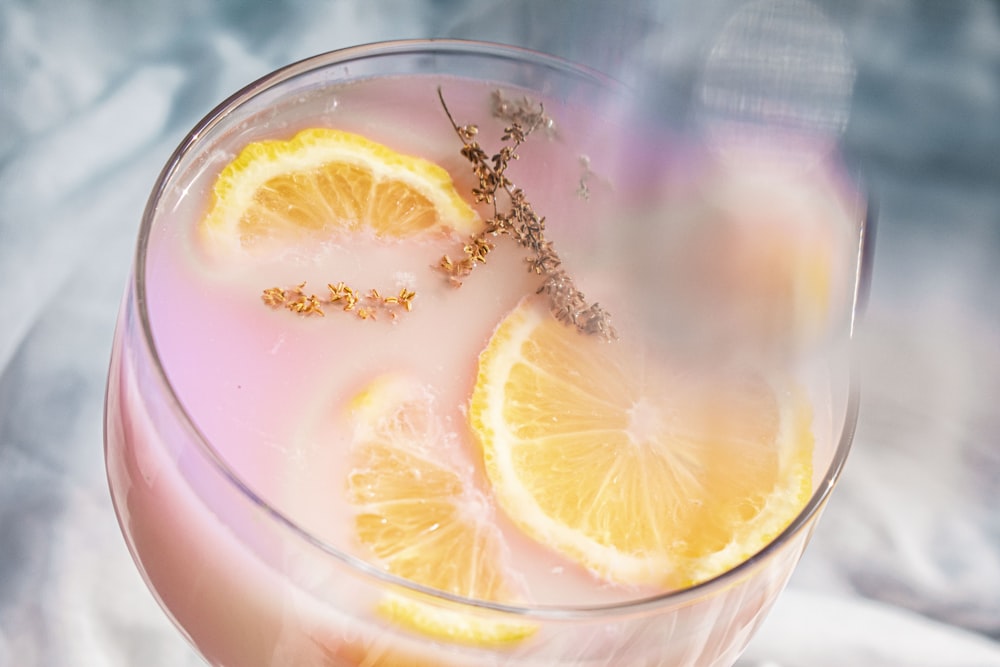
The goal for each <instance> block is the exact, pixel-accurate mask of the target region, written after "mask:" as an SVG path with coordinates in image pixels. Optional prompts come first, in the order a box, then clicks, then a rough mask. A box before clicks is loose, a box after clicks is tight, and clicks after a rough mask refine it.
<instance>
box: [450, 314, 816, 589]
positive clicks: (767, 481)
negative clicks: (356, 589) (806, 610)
mask: <svg viewBox="0 0 1000 667" xmlns="http://www.w3.org/2000/svg"><path fill="white" fill-rule="evenodd" d="M655 366H656V364H655V363H652V362H650V361H648V360H644V359H643V358H642V357H641V355H640V354H639V353H638V352H637V351H636V350H635V349H634V348H630V347H629V346H628V344H627V343H626V342H617V343H607V342H602V341H599V340H597V339H595V338H593V337H588V336H585V335H581V334H579V333H578V332H577V331H575V330H574V329H572V328H570V327H567V326H564V325H563V324H561V323H559V322H558V321H556V320H555V319H554V318H553V317H552V316H551V315H550V314H549V312H548V310H547V308H546V307H545V305H544V304H543V303H540V302H539V301H538V300H537V298H534V297H532V298H529V299H526V300H524V301H522V302H521V305H519V306H518V307H517V308H516V309H515V310H514V311H513V312H512V313H511V314H510V315H509V316H508V317H507V318H506V319H505V320H504V321H503V322H502V323H501V324H500V325H499V327H498V328H497V330H496V332H495V333H494V335H493V337H492V339H491V340H490V343H489V345H488V346H487V348H486V349H485V350H484V351H483V353H482V355H481V356H480V360H479V372H478V378H477V381H476V386H475V390H474V392H473V396H472V401H471V407H470V422H471V426H472V428H473V430H474V432H475V433H476V435H477V436H478V438H479V440H480V443H481V445H482V452H483V456H484V461H485V468H486V471H487V474H488V476H489V479H490V481H491V483H492V487H493V490H494V493H495V495H496V499H497V502H498V504H499V505H500V506H501V507H502V508H503V510H504V511H505V512H506V514H507V515H508V516H509V517H510V519H511V520H512V521H513V522H514V523H515V524H516V525H517V526H519V527H520V528H521V529H522V530H523V531H524V532H525V533H526V534H528V535H529V536H530V537H532V538H533V539H534V540H536V541H538V542H540V543H542V544H545V545H547V546H548V547H550V548H552V549H554V550H556V551H557V552H560V553H562V554H563V555H565V556H567V557H569V558H570V559H572V560H574V561H576V562H578V563H580V564H582V565H584V566H586V567H587V568H589V569H590V570H592V571H593V572H595V573H596V574H598V575H599V576H601V577H604V578H606V579H608V580H611V581H615V582H620V583H626V584H635V585H655V586H660V587H668V588H673V587H682V586H688V585H691V584H694V583H697V582H700V581H703V580H705V579H708V578H711V577H713V576H715V575H717V574H720V573H721V572H723V571H725V570H727V569H729V568H731V567H733V566H735V565H737V564H739V563H740V562H742V561H743V560H745V559H746V558H748V557H749V556H751V555H753V554H755V553H756V552H758V551H759V550H760V549H761V548H762V547H764V546H765V545H766V544H767V543H768V542H769V541H771V540H772V539H773V538H774V537H775V536H776V535H777V534H778V533H780V532H781V531H782V530H783V529H784V528H785V527H786V526H787V525H788V524H789V523H790V522H791V521H792V519H793V518H794V517H795V516H796V515H797V514H798V512H799V511H801V509H802V507H803V506H804V505H805V503H806V501H807V500H808V498H809V495H810V491H811V486H812V453H813V436H812V434H811V430H810V429H811V409H810V406H809V404H808V402H807V401H806V400H805V398H804V397H803V396H802V395H801V393H800V392H794V391H782V392H781V393H778V392H776V390H775V389H774V387H773V386H772V385H771V384H769V383H767V382H764V381H763V380H761V379H759V378H755V377H752V376H743V375H736V374H733V375H725V376H724V375H717V376H712V377H708V376H705V375H698V376H693V375H691V374H687V375H685V374H683V373H674V374H671V373H667V372H665V371H663V372H658V371H657V370H655ZM661 370H662V369H661Z"/></svg>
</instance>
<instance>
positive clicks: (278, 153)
mask: <svg viewBox="0 0 1000 667" xmlns="http://www.w3.org/2000/svg"><path fill="white" fill-rule="evenodd" d="M478 224H479V216H478V214H477V213H476V212H475V211H474V210H473V209H472V208H471V207H470V206H469V205H468V204H467V203H466V202H465V200H464V199H462V197H461V196H460V195H459V194H458V192H457V191H456V189H455V186H454V184H453V182H452V179H451V176H450V175H449V174H448V172H447V171H445V170H444V169H443V168H441V167H440V166H438V165H436V164H434V163H432V162H429V161H427V160H424V159H422V158H418V157H412V156H408V155H403V154H400V153H397V152H396V151H394V150H392V149H391V148H389V147H387V146H384V145H382V144H379V143H376V142H374V141H371V140H369V139H367V138H365V137H363V136H361V135H358V134H353V133H350V132H345V131H341V130H336V129H327V128H313V129H307V130H303V131H301V132H299V133H298V134H296V135H295V136H294V137H293V138H291V139H289V140H287V141H280V140H274V141H259V142H254V143H251V144H248V145H247V146H246V147H245V148H244V149H243V150H242V151H241V152H240V154H239V155H238V156H237V157H236V158H235V159H234V160H233V161H232V162H231V163H229V165H228V166H226V167H225V168H224V169H223V170H222V172H221V173H220V174H219V177H218V179H217V181H216V183H215V186H214V189H213V199H212V204H211V207H210V209H209V212H208V215H206V216H205V218H204V219H203V221H202V224H201V231H202V232H203V233H204V236H205V238H206V240H207V242H208V244H209V245H210V247H212V248H215V249H219V250H229V251H230V252H232V251H235V250H240V249H244V250H245V249H250V248H255V247H261V246H266V245H268V244H269V243H273V242H275V241H284V242H288V241H289V240H294V239H298V238H302V237H303V236H305V237H307V238H310V239H321V240H322V239H327V238H329V237H331V236H335V235H336V234H337V233H340V232H358V231H363V230H367V231H369V232H371V233H373V234H374V235H376V236H378V237H384V238H403V237H410V236H414V235H419V234H423V233H433V232H442V231H455V232H458V233H461V234H471V233H473V232H474V231H476V229H477V228H478Z"/></svg>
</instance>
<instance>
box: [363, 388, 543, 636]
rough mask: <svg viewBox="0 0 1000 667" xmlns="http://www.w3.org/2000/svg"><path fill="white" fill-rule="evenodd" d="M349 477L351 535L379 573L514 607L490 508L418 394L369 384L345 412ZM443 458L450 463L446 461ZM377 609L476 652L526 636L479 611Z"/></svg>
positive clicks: (428, 399)
mask: <svg viewBox="0 0 1000 667" xmlns="http://www.w3.org/2000/svg"><path fill="white" fill-rule="evenodd" d="M351 415H352V421H353V423H354V427H355V438H354V446H353V451H352V456H353V462H354V466H355V467H354V469H353V470H352V472H351V474H350V475H349V478H348V499H349V502H350V503H351V505H352V506H353V507H354V509H355V512H356V514H355V535H356V537H357V539H358V541H359V542H360V543H361V544H362V545H364V546H366V547H367V548H368V550H369V551H370V553H371V554H372V556H373V557H374V559H375V560H376V562H378V563H380V564H382V565H383V566H384V567H385V569H386V570H387V571H388V572H391V573H392V574H395V575H397V576H400V577H403V578H405V579H408V580H410V581H413V582H415V583H418V584H422V585H424V586H428V587H430V588H434V589H438V590H441V591H445V592H448V593H451V594H454V595H458V596H461V597H465V598H471V599H475V600H487V601H494V602H512V601H514V600H515V599H516V596H515V594H514V592H513V587H512V586H511V584H510V575H509V573H508V570H507V568H506V556H507V552H506V546H505V544H504V542H503V539H502V536H501V534H500V532H499V529H498V528H497V527H496V525H495V524H494V523H493V522H492V521H491V516H492V514H493V511H494V510H493V507H492V505H491V503H490V501H489V500H488V499H487V498H486V497H485V496H484V495H483V494H482V493H481V492H480V491H479V490H478V489H476V488H475V486H474V484H473V481H472V475H473V472H472V470H471V466H470V467H469V469H463V468H462V467H460V466H459V465H458V464H457V463H455V459H456V458H457V457H455V456H454V450H453V449H450V447H452V446H453V445H450V444H449V442H448V439H449V438H450V437H452V436H449V434H448V433H447V432H446V429H445V428H444V425H443V421H442V419H441V417H440V416H439V415H437V414H436V413H435V408H434V401H433V397H432V396H431V394H430V393H429V392H428V391H427V389H426V388H425V387H423V386H421V385H419V384H417V383H416V382H413V381H409V380H407V379H404V378H399V377H388V378H382V379H378V380H376V381H375V382H373V383H372V384H371V385H370V386H369V387H368V388H367V389H366V390H365V391H363V392H362V393H361V394H360V395H359V396H358V397H357V398H355V399H354V401H353V402H352V404H351ZM450 454H451V455H450ZM379 611H380V612H381V613H382V614H383V615H384V616H386V617H387V618H389V619H390V620H392V621H394V622H396V623H398V624H401V625H404V626H407V627H410V628H412V629H415V630H418V631H419V632H422V633H424V634H429V635H433V636H436V637H440V638H444V639H447V640H449V641H458V642H464V643H471V644H477V645H485V644H503V643H509V642H514V641H518V640H520V639H523V638H525V637H527V636H528V635H530V634H532V633H533V632H534V631H535V627H534V626H533V625H530V624H528V623H526V622H521V621H512V620H510V619H508V618H506V617H500V616H499V615H496V616H494V615H493V614H491V613H490V612H489V611H486V610H482V611H476V610H473V609H470V608H467V607H462V608H460V607H459V606H457V605H455V606H449V605H448V604H446V603H442V602H439V601H432V600H430V599H429V598H428V599H427V600H426V601H424V600H421V599H418V598H414V597H404V596H402V595H387V596H386V597H385V598H384V600H383V601H382V603H381V605H380V607H379Z"/></svg>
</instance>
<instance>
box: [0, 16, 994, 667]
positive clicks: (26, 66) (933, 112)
mask: <svg viewBox="0 0 1000 667" xmlns="http://www.w3.org/2000/svg"><path fill="white" fill-rule="evenodd" d="M735 4H737V3H733V2H730V3H723V4H720V5H718V6H716V5H715V4H713V5H711V6H712V7H715V8H716V9H715V11H716V12H721V11H723V10H722V9H719V7H725V6H735ZM818 4H819V5H820V6H821V7H822V8H823V9H824V11H827V12H829V13H830V14H831V16H832V17H833V18H834V19H835V20H836V21H837V22H839V24H840V25H842V26H843V29H844V33H845V35H846V38H847V43H848V45H849V50H850V53H851V55H852V57H853V59H854V62H855V65H856V67H857V79H856V85H855V90H854V97H853V100H852V102H851V116H850V120H849V122H848V124H847V128H846V134H845V143H846V145H847V147H848V149H849V151H850V152H851V153H852V154H854V155H855V156H856V157H857V158H858V160H859V161H860V163H861V164H863V165H864V169H865V174H866V178H867V179H868V182H869V183H871V185H872V189H873V191H874V192H875V193H876V194H877V200H878V203H879V226H878V243H877V253H876V272H875V274H874V281H873V283H872V294H871V300H870V303H869V306H868V310H867V315H866V318H865V321H864V324H863V327H862V328H861V330H860V334H859V340H858V368H859V369H860V373H861V377H862V387H863V402H862V412H861V421H860V424H859V429H858V433H857V437H856V442H855V448H854V451H853V452H852V455H851V457H850V460H849V462H848V467H847V470H846V472H845V474H844V478H843V481H842V484H841V485H840V487H839V488H838V489H837V491H836V492H835V494H834V496H833V499H832V501H831V504H830V506H829V508H828V509H827V511H826V514H825V516H824V517H823V520H822V521H821V523H820V525H819V528H818V530H817V533H816V536H815V538H814V539H813V543H812V545H811V546H810V549H809V550H808V551H807V553H806V556H805V558H804V560H803V562H802V564H801V566H800V568H799V570H798V571H797V573H796V575H795V577H794V578H793V581H792V583H791V585H790V589H789V590H788V591H787V593H786V594H785V596H784V597H783V598H782V599H781V601H779V603H778V606H777V607H776V609H775V611H774V613H773V614H772V616H771V617H770V618H769V619H768V621H767V623H766V624H765V626H764V628H763V629H762V631H761V633H760V635H759V636H758V637H757V638H756V639H755V640H754V642H753V643H752V644H751V646H750V648H749V650H748V652H747V654H746V656H745V657H744V658H743V660H742V661H741V663H740V665H741V667H778V666H781V667H807V666H808V667H824V666H825V665H854V666H857V667H889V666H892V667H896V666H904V665H906V666H913V667H924V666H926V667H938V666H940V667H998V666H1000V512H997V510H996V508H997V489H998V488H1000V436H998V434H1000V407H998V404H997V399H996V397H997V396H1000V291H998V290H997V289H996V288H995V285H996V284H997V282H998V278H1000V186H998V184H1000V161H998V160H997V157H996V156H998V155H1000V122H998V120H997V119H998V118H1000V7H998V5H997V4H996V3H986V2H978V3H922V2H919V1H914V2H912V3H911V2H906V1H904V0H899V1H897V0H893V1H891V2H890V1H889V0H873V1H869V2H865V3H818ZM614 6H615V7H617V8H618V10H615V11H612V10H611V9H609V7H611V4H605V5H600V4H598V3H595V2H591V1H590V0H578V1H577V2H553V3H528V2H516V1H514V0H511V1H510V2H503V1H500V2H496V3H477V2H468V3H466V2H462V1H461V0H438V1H436V2H435V1H433V0H425V1H423V2H409V1H408V0H374V1H365V2H360V1H354V0H345V1H343V2H334V3H308V2H298V1H295V0H273V1H271V2H267V3H244V2H235V1H232V2H230V1H220V2H213V3H202V2H198V1H197V0H156V1H152V2H146V3H136V4H132V3H122V2H114V1H113V0H81V1H80V2H75V3H65V2H62V1H61V0H0V127H3V132H2V133H0V288H2V294H3V295H4V304H3V308H2V313H0V665H3V666H5V665H12V666H13V665H17V666H20V667H36V666H39V667H42V666H45V667H47V666H50V665H52V666H61V665H73V666H77V665H84V666H89V665H93V666H100V667H120V666H122V667H124V666H127V665H129V666H130V665H139V664H141V665H149V666H150V667H156V666H158V665H162V666H167V665H170V666H171V667H176V666H178V665H196V664H199V660H198V658H197V657H196V656H195V655H194V653H193V652H192V651H191V649H189V648H188V647H187V646H186V644H185V643H184V641H183V640H182V639H181V637H180V635H179V634H178V633H176V632H175V631H174V629H173V628H172V627H170V625H169V623H168V622H167V620H166V618H165V617H164V616H163V614H162V613H161V612H160V610H159V609H158V608H157V607H156V604H155V603H154V601H153V599H152V597H151V596H150V594H149V592H148V591H147V590H146V589H145V587H144V585H143V583H142V581H141V579H140V577H139V575H138V573H137V572H136V570H135V568H134V567H133V565H132V563H131V561H130V558H129V556H128V554H127V552H126V549H125V545H124V542H123V540H122V539H121V536H120V534H119V532H118V527H117V524H116V522H115V519H114V514H113V511H112V508H111V504H110V500H109V498H108V493H107V487H106V482H105V479H104V469H103V460H102V416H101V410H102V401H103V388H104V380H105V377H104V376H105V373H106V367H107V360H108V353H109V349H110V341H111V334H112V330H113V326H114V319H115V316H116V312H117V307H118V300H119V298H120V295H121V293H122V290H123V288H124V285H125V281H126V277H127V275H128V271H129V265H130V262H131V256H132V248H133V245H134V241H135V234H136V230H137V226H138V221H139V218H140V215H141V212H142V208H143V206H144V203H145V198H146V196H147V194H148V192H149V190H150V188H151V186H152V183H153V181H154V179H155V177H156V175H157V173H158V171H159V169H160V167H161V165H162V164H163V163H164V162H165V160H166V159H167V157H168V156H169V154H170V152H171V151H172V150H173V147H174V146H175V145H176V144H177V143H178V142H179V140H180V139H181V138H182V137H183V135H184V134H185V133H186V131H187V130H188V129H189V128H190V127H191V126H192V125H193V124H194V123H195V122H196V121H197V120H198V118H200V117H201V116H202V115H203V114H205V113H206V112H208V111H209V110H210V109H211V107H212V106H214V105H215V104H216V103H217V102H218V101H220V100H221V99H223V98H224V97H226V96H228V95H229V94H230V93H232V92H233V91H235V90H237V89H238V88H240V87H241V86H243V85H245V84H246V83H248V82H249V81H251V80H253V79H254V78H256V77H258V76H260V75H263V74H265V73H266V72H268V71H270V70H272V69H274V68H276V67H278V66H280V65H283V64H286V63H288V62H291V61H294V60H297V59H299V58H302V57H306V56H308V55H312V54H314V53H318V52H321V51H326V50H330V49H333V48H338V47H343V46H348V45H353V44H356V43H361V42H367V41H374V40H380V39H389V38H401V37H426V36H443V35H448V36H457V37H476V38H489V39H497V40H502V41H507V42H513V43H517V44H521V45H525V46H529V47H534V48H538V49H540V50H546V51H549V52H554V53H556V54H557V55H563V56H566V57H570V58H573V59H577V60H582V61H584V62H586V63H588V64H591V65H593V66H595V67H599V68H612V69H614V68H622V67H624V66H625V65H627V64H629V63H639V64H637V65H636V66H637V67H640V68H644V71H647V72H653V73H655V72H656V70H657V68H667V69H669V68H670V67H671V66H673V65H676V64H677V63H684V62H686V60H685V59H686V58H689V57H690V54H691V53H692V52H694V51H697V48H698V46H699V42H698V40H699V39H701V38H702V37H704V35H705V34H706V31H710V30H711V27H712V26H713V25H715V23H714V21H715V20H716V19H717V18H718V16H719V14H718V13H716V14H713V13H712V12H710V11H709V10H707V9H705V7H706V4H705V3H689V2H681V1H679V0H662V1H661V2H642V3H639V2H632V3H623V4H621V5H614ZM695 25H697V26H699V29H698V30H694V29H692V26H695ZM566 26H572V27H569V28H567V27H566ZM595 35H600V37H595ZM692 49H693V50H694V51H692ZM615 73H616V74H621V73H622V72H621V71H619V72H615ZM674 83H676V81H675V82H674Z"/></svg>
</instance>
